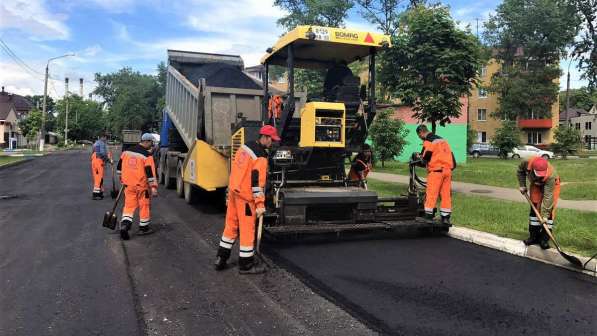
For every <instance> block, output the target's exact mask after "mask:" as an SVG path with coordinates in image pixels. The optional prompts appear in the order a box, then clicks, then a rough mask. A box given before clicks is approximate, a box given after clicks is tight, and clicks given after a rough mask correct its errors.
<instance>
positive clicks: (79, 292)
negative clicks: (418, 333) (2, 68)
mask: <svg viewBox="0 0 597 336" xmlns="http://www.w3.org/2000/svg"><path fill="white" fill-rule="evenodd" d="M107 170H109V169H107ZM109 174H110V173H109V171H107V172H106V178H107V179H108V181H109V177H110V175H109ZM108 186H109V184H108ZM160 192H161V196H160V197H159V198H158V199H156V201H155V207H154V214H155V215H154V216H153V222H154V223H153V224H152V225H154V224H155V225H156V229H157V232H156V233H155V234H153V235H149V236H136V235H135V234H134V232H135V231H136V230H137V228H136V227H134V228H133V237H132V239H131V240H130V241H127V242H124V243H122V242H121V241H120V239H119V237H118V235H117V234H114V233H110V232H108V231H107V230H106V229H105V228H102V227H101V219H102V216H103V213H104V211H106V210H107V209H108V208H109V207H110V203H111V201H112V200H111V199H110V198H109V197H107V199H104V200H103V201H92V200H91V171H90V163H89V154H88V153H86V152H82V151H77V152H67V153H57V154H53V155H49V156H46V157H43V158H38V159H35V160H33V161H30V162H26V163H24V164H21V165H18V166H15V167H9V168H6V169H2V170H0V196H7V197H0V335H1V336H5V335H6V336H9V335H10V336H15V335H27V336H30V335H35V336H38V335H61V336H62V335H110V336H115V335H127V336H129V335H210V336H211V335H371V334H374V332H372V331H371V330H370V329H369V328H367V327H365V326H364V325H363V324H362V323H360V322H359V321H358V320H356V319H355V318H353V317H352V316H350V315H349V314H347V313H346V312H344V311H343V310H341V309H339V308H338V307H337V306H335V305H333V304H331V303H330V302H329V301H327V300H325V299H322V298H321V297H320V296H319V295H317V294H315V293H313V292H312V291H311V290H310V289H309V288H308V287H306V286H305V285H303V284H302V283H301V282H300V281H298V280H296V279H295V278H294V277H293V276H291V275H289V274H288V273H286V272H285V271H284V270H282V269H273V270H272V271H271V272H269V274H268V275H266V276H261V275H260V276H256V277H242V276H239V275H238V273H237V272H236V269H235V268H232V269H230V270H226V271H224V272H222V273H216V272H215V271H213V270H212V267H211V262H212V261H213V258H214V256H215V249H216V246H217V241H218V239H219V237H218V235H219V233H220V232H221V231H220V230H221V228H222V224H223V212H222V210H221V209H217V208H215V207H214V206H213V205H212V204H210V203H209V202H203V204H200V205H197V206H194V207H193V206H189V205H186V204H184V201H183V200H181V199H179V198H177V197H176V196H175V194H174V192H173V191H165V190H160ZM108 195H109V193H108ZM204 196H205V195H204Z"/></svg>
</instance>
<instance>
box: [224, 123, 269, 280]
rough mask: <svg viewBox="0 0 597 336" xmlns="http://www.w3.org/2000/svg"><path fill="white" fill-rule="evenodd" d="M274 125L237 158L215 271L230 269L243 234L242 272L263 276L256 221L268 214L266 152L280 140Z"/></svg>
mask: <svg viewBox="0 0 597 336" xmlns="http://www.w3.org/2000/svg"><path fill="white" fill-rule="evenodd" d="M279 140H280V137H278V132H277V131H276V129H275V128H274V127H273V126H270V125H265V126H263V127H262V128H261V129H260V130H259V139H258V140H257V141H250V142H247V143H246V144H244V145H243V146H241V148H240V149H239V150H238V151H237V152H236V155H235V156H234V161H233V162H232V167H231V169H230V180H229V183H228V208H227V210H226V225H225V227H224V232H223V234H222V239H221V240H220V246H219V248H218V253H217V256H216V262H215V269H216V270H218V271H220V270H223V269H224V268H226V262H227V261H228V258H230V252H231V249H232V246H233V245H234V243H235V242H236V239H237V238H238V236H239V235H240V246H239V250H240V251H239V259H238V270H239V273H241V274H258V273H263V272H264V271H265V268H264V267H263V265H262V264H258V263H257V262H256V261H255V259H254V255H255V221H256V219H257V218H259V217H261V216H263V214H264V213H265V182H266V178H267V166H268V158H267V152H266V149H269V148H271V146H272V141H279Z"/></svg>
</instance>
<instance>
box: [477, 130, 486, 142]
mask: <svg viewBox="0 0 597 336" xmlns="http://www.w3.org/2000/svg"><path fill="white" fill-rule="evenodd" d="M477 142H479V143H487V132H479V133H477Z"/></svg>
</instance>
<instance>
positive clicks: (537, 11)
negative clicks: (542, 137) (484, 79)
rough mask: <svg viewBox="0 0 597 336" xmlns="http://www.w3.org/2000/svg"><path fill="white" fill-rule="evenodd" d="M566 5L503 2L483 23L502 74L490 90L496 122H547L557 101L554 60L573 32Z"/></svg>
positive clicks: (574, 19)
mask: <svg viewBox="0 0 597 336" xmlns="http://www.w3.org/2000/svg"><path fill="white" fill-rule="evenodd" d="M578 22H579V19H578V16H577V15H576V11H575V8H574V6H572V5H571V4H570V2H569V1H567V0H505V1H504V2H503V3H502V4H500V5H499V6H498V8H497V10H496V14H495V15H492V16H491V17H490V19H489V21H488V22H487V23H486V24H485V33H484V37H485V41H487V42H488V44H489V46H490V47H491V48H492V50H493V51H494V52H495V58H496V59H497V60H498V62H499V63H500V65H501V70H500V71H499V72H497V73H496V74H494V76H493V78H492V81H491V85H490V87H489V89H490V91H492V92H494V93H496V94H497V95H498V100H499V102H500V104H499V106H500V108H499V110H498V111H496V114H497V116H498V117H501V118H504V119H509V120H515V119H516V118H517V117H522V118H548V117H550V116H551V106H552V105H553V103H554V102H555V101H556V99H557V94H558V91H559V85H558V84H557V82H556V81H557V79H558V78H559V77H560V75H561V71H560V68H559V65H558V62H559V60H560V59H561V58H562V57H565V56H566V48H567V47H568V46H571V45H572V43H573V41H574V36H575V35H576V33H577V30H578V28H577V27H578Z"/></svg>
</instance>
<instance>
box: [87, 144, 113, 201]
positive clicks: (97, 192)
mask: <svg viewBox="0 0 597 336" xmlns="http://www.w3.org/2000/svg"><path fill="white" fill-rule="evenodd" d="M106 162H109V163H110V164H113V163H114V161H112V157H111V155H110V153H109V152H108V146H107V145H106V136H105V135H103V134H102V135H101V136H100V138H99V139H98V140H97V141H96V142H95V143H94V144H93V147H92V153H91V174H92V176H93V192H92V196H91V198H92V199H94V200H97V199H103V198H104V166H105V164H106Z"/></svg>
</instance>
